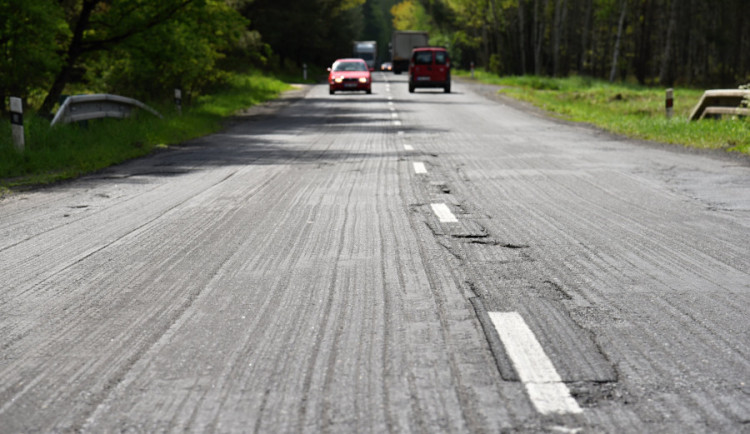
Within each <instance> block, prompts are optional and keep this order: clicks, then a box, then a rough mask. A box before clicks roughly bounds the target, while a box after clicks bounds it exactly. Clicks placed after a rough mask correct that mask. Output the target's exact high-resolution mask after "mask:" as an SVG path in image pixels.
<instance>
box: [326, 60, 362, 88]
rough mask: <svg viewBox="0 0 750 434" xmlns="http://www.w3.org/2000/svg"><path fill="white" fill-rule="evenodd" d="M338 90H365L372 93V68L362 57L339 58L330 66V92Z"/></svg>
mask: <svg viewBox="0 0 750 434" xmlns="http://www.w3.org/2000/svg"><path fill="white" fill-rule="evenodd" d="M337 90H364V91H365V92H367V93H372V76H371V75H370V69H369V68H368V67H367V63H365V61H364V60H362V59H339V60H337V61H335V62H333V66H331V67H330V68H328V93H330V94H331V95H333V94H334V93H335V92H336V91H337Z"/></svg>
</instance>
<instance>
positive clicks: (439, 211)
mask: <svg viewBox="0 0 750 434" xmlns="http://www.w3.org/2000/svg"><path fill="white" fill-rule="evenodd" d="M432 212H434V213H435V215H436V216H437V217H438V219H439V220H440V222H441V223H458V219H457V218H456V216H454V215H453V213H452V212H451V210H450V208H448V205H446V204H444V203H433V204H432Z"/></svg>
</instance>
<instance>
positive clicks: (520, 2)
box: [518, 0, 526, 75]
mask: <svg viewBox="0 0 750 434" xmlns="http://www.w3.org/2000/svg"><path fill="white" fill-rule="evenodd" d="M524 3H526V1H525V0H518V32H519V34H520V46H521V47H520V48H521V74H522V75H526V32H525V30H524V25H523V8H524Z"/></svg>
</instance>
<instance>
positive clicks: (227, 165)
mask: <svg viewBox="0 0 750 434" xmlns="http://www.w3.org/2000/svg"><path fill="white" fill-rule="evenodd" d="M376 79H377V80H378V81H377V82H376V83H375V85H374V88H373V94H372V95H365V94H364V93H362V94H336V95H333V96H329V95H328V92H327V88H326V87H325V86H313V87H311V88H309V89H305V90H302V91H297V92H296V97H295V98H288V99H287V100H285V102H282V103H277V104H275V105H271V106H270V107H268V108H266V109H262V110H261V113H257V110H256V112H255V113H254V114H248V115H245V116H242V117H239V118H238V119H237V120H236V122H234V124H233V125H232V126H231V127H229V128H228V129H226V130H225V131H224V132H223V133H221V134H216V135H212V136H209V137H205V138H202V139H199V140H195V141H192V142H189V143H186V144H184V145H182V146H179V147H176V148H172V149H171V150H168V151H165V152H161V153H158V154H156V155H154V156H152V157H148V158H144V159H139V160H137V161H132V162H129V163H127V164H123V165H120V166H117V167H114V168H111V169H108V170H105V171H102V172H100V173H97V174H94V175H91V176H88V177H85V178H83V179H80V180H77V181H74V182H69V183H64V184H61V185H57V186H54V187H51V188H44V189H39V190H35V191H31V192H26V193H20V194H16V195H14V196H11V197H8V198H5V199H3V200H2V201H0V432H2V433H16V432H72V431H73V432H74V431H83V432H164V431H166V432H182V431H189V432H264V433H265V432H273V433H276V432H290V433H298V432H331V433H350V432H377V433H379V432H424V433H435V432H477V433H482V432H487V433H496V432H618V433H619V432H638V433H640V432H750V258H749V255H748V253H750V165H749V164H748V162H747V160H742V159H731V158H726V157H722V156H720V155H716V154H710V153H696V152H686V151H683V150H680V149H677V148H675V147H666V146H660V145H653V144H644V143H636V142H631V141H628V140H625V139H622V138H618V137H613V136H611V135H608V134H605V133H602V132H599V131H597V130H594V129H592V128H588V127H585V126H576V125H571V124H566V123H563V122H560V121H554V120H550V119H546V118H544V117H542V116H539V115H538V114H535V113H534V112H533V111H526V110H519V109H518V108H517V107H515V105H514V104H509V103H506V102H503V101H499V100H496V99H495V98H488V97H487V95H489V94H490V92H489V91H488V88H487V87H483V86H475V85H468V84H463V83H460V82H454V86H453V89H454V92H453V93H451V94H444V93H442V92H441V91H437V90H436V91H429V90H425V91H417V93H415V94H409V93H408V92H407V86H406V83H405V76H394V75H390V74H389V75H383V74H380V73H378V74H377V75H376Z"/></svg>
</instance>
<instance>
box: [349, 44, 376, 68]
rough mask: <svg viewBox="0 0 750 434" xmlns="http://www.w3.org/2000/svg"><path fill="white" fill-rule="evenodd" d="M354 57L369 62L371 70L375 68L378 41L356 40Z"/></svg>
mask: <svg viewBox="0 0 750 434" xmlns="http://www.w3.org/2000/svg"><path fill="white" fill-rule="evenodd" d="M353 53H354V57H355V58H357V59H362V60H364V61H365V63H367V67H368V68H370V71H373V70H375V60H376V58H377V57H378V43H377V42H375V41H354V47H353Z"/></svg>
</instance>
